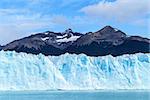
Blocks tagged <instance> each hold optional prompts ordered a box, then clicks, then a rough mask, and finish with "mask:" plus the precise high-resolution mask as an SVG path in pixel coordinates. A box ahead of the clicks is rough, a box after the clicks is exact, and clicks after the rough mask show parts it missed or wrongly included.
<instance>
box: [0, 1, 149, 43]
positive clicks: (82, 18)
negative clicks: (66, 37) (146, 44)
mask: <svg viewBox="0 0 150 100" xmlns="http://www.w3.org/2000/svg"><path fill="white" fill-rule="evenodd" d="M149 7H150V0H0V44H1V45H5V44H7V43H9V42H11V41H13V40H15V39H18V38H22V37H25V36H28V35H31V34H34V33H37V32H45V31H48V30H49V31H54V32H63V31H65V30H66V29H68V28H71V29H72V30H73V31H76V32H83V33H86V32H95V31H98V30H100V29H101V28H103V27H104V26H106V25H110V26H112V27H114V28H117V29H120V30H122V31H123V32H125V33H126V34H128V35H140V36H143V37H148V38H149V37H150V34H149V33H150V30H149V29H150V9H149Z"/></svg>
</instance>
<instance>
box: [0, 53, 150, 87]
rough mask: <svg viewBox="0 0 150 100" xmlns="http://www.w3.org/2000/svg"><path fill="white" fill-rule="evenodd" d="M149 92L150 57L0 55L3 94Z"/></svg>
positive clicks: (141, 55)
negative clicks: (85, 91) (105, 91)
mask: <svg viewBox="0 0 150 100" xmlns="http://www.w3.org/2000/svg"><path fill="white" fill-rule="evenodd" d="M58 89H62V90H89V89H91V90H95V89H150V54H149V53H147V54H144V53H137V54H132V55H128V54H127V55H122V56H118V57H113V56H111V55H108V56H101V57H90V56H87V55H84V54H80V55H76V54H68V53H66V54H64V55H60V56H44V55H42V54H39V55H32V54H26V53H16V52H14V51H0V90H58Z"/></svg>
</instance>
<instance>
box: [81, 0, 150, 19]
mask: <svg viewBox="0 0 150 100" xmlns="http://www.w3.org/2000/svg"><path fill="white" fill-rule="evenodd" d="M148 4H150V1H149V0H142V1H140V0H116V1H113V2H107V1H105V0H103V1H100V2H99V3H97V4H94V5H89V6H86V7H83V8H82V9H81V10H80V11H81V12H84V13H85V14H86V15H88V16H92V17H98V18H101V19H107V20H116V21H118V22H126V21H134V20H139V19H142V18H145V17H146V16H148V14H150V10H149V8H148Z"/></svg>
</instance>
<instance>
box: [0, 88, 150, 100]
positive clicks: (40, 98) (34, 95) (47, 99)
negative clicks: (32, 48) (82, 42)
mask: <svg viewBox="0 0 150 100" xmlns="http://www.w3.org/2000/svg"><path fill="white" fill-rule="evenodd" d="M0 100H150V91H121V90H120V91H30V92H14V91H11V92H0Z"/></svg>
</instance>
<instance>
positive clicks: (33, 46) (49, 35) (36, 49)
mask: <svg viewBox="0 0 150 100" xmlns="http://www.w3.org/2000/svg"><path fill="white" fill-rule="evenodd" d="M149 46H150V39H148V38H143V37H140V36H130V37H129V36H128V35H126V33H124V32H122V31H121V30H118V29H116V28H113V27H111V26H105V27H104V28H102V29H100V30H98V31H96V32H89V33H86V34H82V33H78V32H73V31H72V30H71V29H70V28H69V29H67V30H66V31H65V32H62V33H61V32H51V31H46V32H43V33H37V34H33V35H30V36H28V37H25V38H21V39H19V40H15V41H13V42H10V43H8V44H7V45H5V46H3V47H2V49H3V50H4V51H8V50H10V51H13V50H14V51H16V52H26V53H32V54H39V53H42V54H44V55H54V56H58V55H61V54H64V53H67V52H68V53H75V54H80V53H84V54H86V55H89V56H105V55H109V54H110V55H113V56H118V55H123V54H134V53H149V52H150V49H149Z"/></svg>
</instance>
